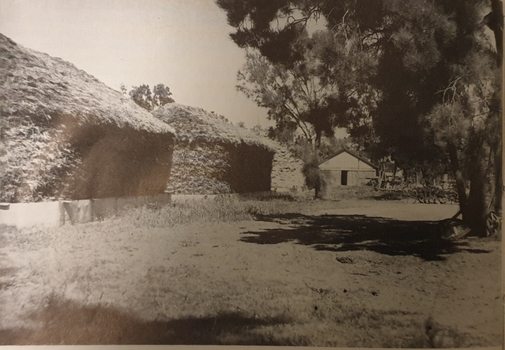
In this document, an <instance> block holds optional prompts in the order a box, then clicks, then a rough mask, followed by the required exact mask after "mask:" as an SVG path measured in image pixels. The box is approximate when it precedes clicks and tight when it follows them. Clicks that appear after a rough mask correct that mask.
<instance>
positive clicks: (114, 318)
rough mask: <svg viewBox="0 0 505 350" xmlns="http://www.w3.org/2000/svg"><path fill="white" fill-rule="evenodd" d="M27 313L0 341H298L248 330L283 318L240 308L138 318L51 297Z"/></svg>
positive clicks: (124, 343) (176, 342) (217, 343)
mask: <svg viewBox="0 0 505 350" xmlns="http://www.w3.org/2000/svg"><path fill="white" fill-rule="evenodd" d="M31 319H32V320H33V321H35V322H36V323H37V324H40V325H41V326H40V327H39V328H35V329H31V328H18V329H7V330H0V345H97V344H102V345H105V344H120V345H126V344H144V345H223V344H234V345H283V346H287V345H304V344H303V343H300V342H299V341H294V340H290V339H283V338H279V337H277V336H276V337H275V339H274V336H273V334H271V333H268V332H254V330H255V329H258V328H259V327H266V326H271V325H279V324H285V323H286V322H287V321H286V320H284V319H283V318H281V317H273V318H263V319H258V318H255V317H248V316H245V315H242V314H240V313H221V314H218V315H216V316H208V317H199V318H197V317H188V318H181V319H173V320H166V321H143V320H140V319H138V318H136V317H135V316H134V315H131V314H128V313H126V312H122V311H120V310H117V309H114V308H111V307H105V306H101V305H98V306H94V307H91V306H79V305H78V304H76V303H75V302H72V301H62V302H61V301H57V302H52V303H51V304H50V305H49V306H48V307H47V308H44V309H43V310H40V311H38V312H37V313H36V314H34V315H32V317H31Z"/></svg>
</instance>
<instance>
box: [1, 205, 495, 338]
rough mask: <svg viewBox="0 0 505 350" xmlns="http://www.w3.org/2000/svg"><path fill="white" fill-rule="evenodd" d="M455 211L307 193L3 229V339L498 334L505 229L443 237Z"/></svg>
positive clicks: (402, 336)
mask: <svg viewBox="0 0 505 350" xmlns="http://www.w3.org/2000/svg"><path fill="white" fill-rule="evenodd" d="M456 210H457V208H456V207H455V206H450V205H420V204H417V205H412V204H410V205H409V204H405V203H400V202H381V203H380V205H377V202H374V201H355V202H352V201H350V202H348V203H347V204H346V205H345V206H338V205H335V204H334V203H332V202H313V203H312V202H307V203H301V204H300V208H299V210H297V211H296V212H293V213H284V214H279V215H264V216H259V217H258V219H257V220H253V221H241V222H227V223H194V224H189V225H183V226H177V227H172V228H167V227H150V228H146V227H144V226H142V225H139V226H138V227H133V226H132V227H129V228H128V229H124V227H123V226H122V225H121V219H116V220H109V221H104V222H100V223H91V224H86V225H81V226H75V227H71V226H65V227H62V228H60V229H57V230H55V229H52V230H47V229H46V230H35V229H34V230H26V231H15V230H11V229H2V231H3V232H2V236H1V238H0V240H1V241H0V243H1V244H0V247H1V248H0V312H1V314H2V317H1V320H0V343H2V344H60V343H62V344H100V343H101V344H105V343H117V344H120V343H123V344H125V343H152V344H155V343H167V344H271V345H311V346H328V345H330V346H366V347H378V346H380V347H394V346H403V347H405V346H410V347H419V346H450V347H455V346H493V345H494V346H496V345H499V344H500V343H501V340H502V337H501V334H502V333H501V332H502V328H503V327H502V317H503V309H502V303H501V242H498V241H493V240H476V239H467V240H462V241H460V242H456V243H453V242H450V243H448V242H445V241H441V240H437V239H436V235H435V234H434V232H436V223H435V222H434V221H435V220H440V219H444V218H447V217H450V216H452V215H453V214H454V213H455V211H456ZM430 318H431V319H432V320H433V321H429V320H430Z"/></svg>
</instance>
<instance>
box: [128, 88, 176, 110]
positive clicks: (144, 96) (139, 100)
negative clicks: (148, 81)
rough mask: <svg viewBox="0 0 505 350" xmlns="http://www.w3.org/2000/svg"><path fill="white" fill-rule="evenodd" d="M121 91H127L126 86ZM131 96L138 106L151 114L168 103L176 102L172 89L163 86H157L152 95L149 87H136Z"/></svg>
mask: <svg viewBox="0 0 505 350" xmlns="http://www.w3.org/2000/svg"><path fill="white" fill-rule="evenodd" d="M121 91H126V88H125V87H124V85H122V86H121ZM129 95H130V97H131V98H132V99H133V101H134V102H135V103H136V104H138V105H139V106H140V107H142V108H144V109H146V110H148V111H149V112H151V111H153V110H155V109H156V108H159V107H161V106H164V105H166V104H167V103H173V102H175V100H174V99H173V98H172V97H171V96H172V93H171V92H170V88H169V87H168V86H165V85H163V84H158V85H156V86H155V87H154V89H153V92H152V93H151V89H150V88H149V85H140V86H134V87H133V88H132V90H131V91H130V93H129Z"/></svg>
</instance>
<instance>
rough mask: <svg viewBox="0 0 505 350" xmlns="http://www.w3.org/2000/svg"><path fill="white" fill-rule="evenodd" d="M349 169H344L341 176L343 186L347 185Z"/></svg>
mask: <svg viewBox="0 0 505 350" xmlns="http://www.w3.org/2000/svg"><path fill="white" fill-rule="evenodd" d="M348 172H349V171H348V170H342V176H341V177H340V184H341V185H342V186H347V173H348Z"/></svg>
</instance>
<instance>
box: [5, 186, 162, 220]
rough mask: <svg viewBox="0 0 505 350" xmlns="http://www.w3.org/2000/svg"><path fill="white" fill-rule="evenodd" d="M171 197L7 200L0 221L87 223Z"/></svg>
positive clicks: (159, 202)
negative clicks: (26, 201)
mask: <svg viewBox="0 0 505 350" xmlns="http://www.w3.org/2000/svg"><path fill="white" fill-rule="evenodd" d="M170 198H171V196H170V194H166V193H165V194H160V195H157V196H140V197H122V198H100V199H86V200H78V201H58V202H37V203H14V204H3V205H1V206H0V224H2V225H8V226H15V227H17V228H26V227H33V226H37V227H42V226H47V227H55V226H60V225H64V224H65V223H72V224H78V223H86V222H90V221H97V220H103V219H104V218H106V217H110V216H113V215H116V214H118V213H119V212H121V211H122V210H124V209H126V208H131V207H139V206H142V205H146V204H163V203H168V202H170Z"/></svg>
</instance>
